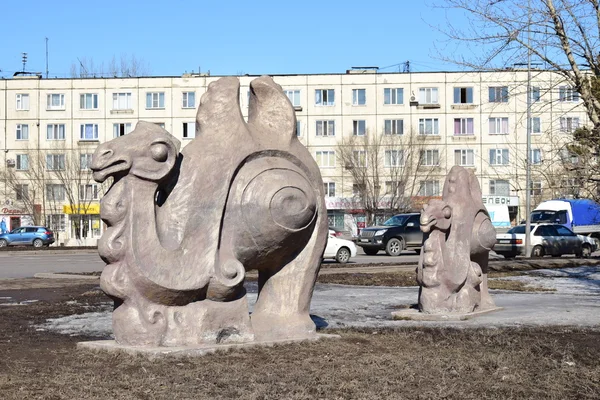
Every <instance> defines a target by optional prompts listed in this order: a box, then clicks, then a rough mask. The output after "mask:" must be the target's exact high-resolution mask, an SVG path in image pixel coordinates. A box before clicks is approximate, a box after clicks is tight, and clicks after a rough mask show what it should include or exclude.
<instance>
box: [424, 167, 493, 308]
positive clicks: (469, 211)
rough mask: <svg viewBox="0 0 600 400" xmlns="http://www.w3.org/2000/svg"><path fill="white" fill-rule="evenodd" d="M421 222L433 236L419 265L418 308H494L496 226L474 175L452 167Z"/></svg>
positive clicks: (426, 231)
mask: <svg viewBox="0 0 600 400" xmlns="http://www.w3.org/2000/svg"><path fill="white" fill-rule="evenodd" d="M420 222H421V230H422V231H423V232H425V233H429V236H428V237H427V238H426V240H425V242H424V244H423V251H422V253H421V257H420V260H419V265H418V268H417V281H418V283H419V285H420V289H419V311H421V312H422V313H426V314H444V313H450V314H452V313H461V314H467V313H472V312H475V311H484V310H491V309H496V306H495V304H494V301H493V300H492V298H491V297H490V295H489V292H488V285H487V272H488V257H489V252H490V250H491V249H492V247H493V246H494V244H495V243H496V230H495V229H494V226H493V225H492V223H491V221H490V217H489V215H488V213H487V210H486V208H485V206H484V205H483V202H482V200H481V188H480V187H479V182H478V181H477V178H476V177H475V174H473V172H472V171H469V170H467V169H465V168H463V167H460V166H454V167H452V169H451V170H450V172H449V173H448V176H447V177H446V182H445V184H444V192H443V196H442V200H439V199H433V200H431V201H430V202H429V203H428V204H425V205H424V207H423V211H422V212H421V219H420Z"/></svg>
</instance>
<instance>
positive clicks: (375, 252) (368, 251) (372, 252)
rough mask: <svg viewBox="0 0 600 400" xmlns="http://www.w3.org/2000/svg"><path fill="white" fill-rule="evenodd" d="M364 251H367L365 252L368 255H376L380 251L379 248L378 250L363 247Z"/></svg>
mask: <svg viewBox="0 0 600 400" xmlns="http://www.w3.org/2000/svg"><path fill="white" fill-rule="evenodd" d="M363 251H364V252H365V254H366V255H368V256H374V255H376V254H377V253H379V250H377V249H365V248H364V247H363Z"/></svg>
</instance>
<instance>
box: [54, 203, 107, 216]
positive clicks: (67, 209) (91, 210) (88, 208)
mask: <svg viewBox="0 0 600 400" xmlns="http://www.w3.org/2000/svg"><path fill="white" fill-rule="evenodd" d="M63 212H64V213H65V214H100V204H78V205H77V206H75V207H71V206H70V205H66V206H63Z"/></svg>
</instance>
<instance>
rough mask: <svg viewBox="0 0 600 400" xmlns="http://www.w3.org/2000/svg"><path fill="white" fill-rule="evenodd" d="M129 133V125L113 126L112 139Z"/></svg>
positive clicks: (118, 124) (119, 124)
mask: <svg viewBox="0 0 600 400" xmlns="http://www.w3.org/2000/svg"><path fill="white" fill-rule="evenodd" d="M129 132H131V124H130V123H117V124H113V137H119V136H124V135H127V134H128V133H129Z"/></svg>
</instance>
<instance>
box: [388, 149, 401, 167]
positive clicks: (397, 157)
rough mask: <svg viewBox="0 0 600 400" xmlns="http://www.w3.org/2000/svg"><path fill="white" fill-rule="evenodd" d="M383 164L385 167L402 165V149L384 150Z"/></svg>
mask: <svg viewBox="0 0 600 400" xmlns="http://www.w3.org/2000/svg"><path fill="white" fill-rule="evenodd" d="M384 165H385V166H386V167H387V168H390V167H401V166H403V165H404V150H386V151H385V157H384Z"/></svg>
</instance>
